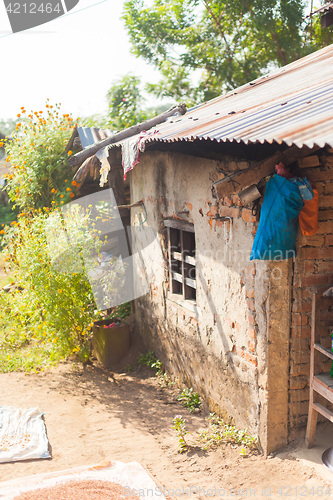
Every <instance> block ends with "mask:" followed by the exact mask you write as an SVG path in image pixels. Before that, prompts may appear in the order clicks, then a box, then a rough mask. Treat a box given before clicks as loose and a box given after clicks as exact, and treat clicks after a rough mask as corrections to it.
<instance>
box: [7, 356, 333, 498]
mask: <svg viewBox="0 0 333 500" xmlns="http://www.w3.org/2000/svg"><path fill="white" fill-rule="evenodd" d="M0 390H1V392H0V394H1V396H0V405H2V406H15V407H16V408H30V407H39V409H40V410H41V411H43V412H45V423H46V427H47V433H48V438H49V441H50V445H51V446H52V459H49V460H35V461H29V462H28V461H27V462H24V461H22V462H15V463H10V464H0V481H6V480H9V479H14V478H19V477H23V476H27V475H32V474H38V473H43V472H49V471H58V470H64V469H68V468H72V467H78V466H81V465H93V464H97V463H99V462H101V461H102V460H104V459H111V460H118V461H121V462H131V461H138V462H139V463H141V464H142V465H143V466H145V467H146V468H147V470H148V471H149V472H150V473H151V475H152V476H153V477H154V479H155V480H156V483H157V484H159V485H163V486H164V487H165V488H166V489H167V490H168V492H169V493H170V494H172V493H173V492H174V491H175V490H176V489H179V488H180V489H182V491H183V493H184V495H185V496H193V497H194V498H204V497H205V496H212V495H213V494H214V493H216V496H218V497H221V498H228V497H230V498H248V497H252V498H253V497H257V498H264V497H270V498H280V499H281V498H283V497H289V498H298V497H299V496H303V497H304V496H308V497H309V498H314V497H317V496H318V497H321V498H329V497H330V496H333V482H332V483H331V482H330V481H328V480H327V479H326V478H325V477H324V476H321V475H320V474H318V473H317V471H316V470H315V468H314V467H311V466H307V465H304V463H303V462H302V461H301V460H299V459H297V458H295V456H294V455H293V454H292V448H290V449H288V450H284V452H283V453H282V454H279V455H277V456H276V457H274V458H264V457H263V456H262V455H250V456H248V457H245V458H243V457H242V456H241V454H240V448H235V447H232V446H231V445H224V446H223V447H222V448H221V449H218V450H208V451H204V450H201V449H199V448H198V447H197V448H196V447H194V448H193V449H191V451H189V452H187V453H183V454H180V453H179V451H178V442H177V438H176V434H175V431H174V430H173V429H172V419H173V417H174V416H175V415H177V414H182V415H183V416H184V417H185V419H186V422H187V425H188V428H189V430H190V431H191V432H192V433H194V432H195V431H197V430H198V429H199V428H205V427H207V423H206V421H205V417H206V416H207V412H206V413H205V411H202V412H201V413H198V414H190V413H189V412H188V411H187V410H186V409H184V407H183V406H182V405H181V403H179V402H177V400H176V395H177V394H179V390H177V391H175V389H170V388H162V387H161V385H160V384H159V382H158V379H157V378H156V377H155V376H154V375H153V374H152V372H150V371H149V370H148V369H144V370H141V371H136V372H132V373H130V374H121V373H113V372H111V371H108V370H105V369H103V368H102V367H101V366H99V365H98V364H94V365H92V366H88V367H87V368H86V369H85V370H83V369H82V368H81V367H79V366H75V365H71V364H62V365H60V366H59V367H58V368H56V369H53V370H50V371H47V372H41V373H39V374H28V375H25V374H23V373H1V374H0ZM192 439H193V437H192ZM332 477H333V476H332ZM0 486H1V485H0ZM296 487H297V488H298V489H297V490H296ZM329 487H330V488H331V489H330V490H328V488H329ZM214 488H216V490H215V491H212V490H213V489H214ZM321 488H324V492H326V494H324V495H322V494H321V492H322V490H321ZM0 496H1V495H0Z"/></svg>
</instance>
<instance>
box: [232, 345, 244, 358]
mask: <svg viewBox="0 0 333 500" xmlns="http://www.w3.org/2000/svg"><path fill="white" fill-rule="evenodd" d="M232 352H233V353H234V354H237V356H239V357H240V358H244V357H245V352H244V351H243V349H240V348H239V347H237V346H236V345H233V348H232Z"/></svg>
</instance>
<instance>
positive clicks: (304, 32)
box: [123, 0, 333, 104]
mask: <svg viewBox="0 0 333 500" xmlns="http://www.w3.org/2000/svg"><path fill="white" fill-rule="evenodd" d="M304 9H305V3H303V1H302V0H281V1H278V0H269V1H267V0H265V1H264V0H250V1H247V2H245V1H244V0H237V1H236V2H223V1H220V0H152V2H149V6H148V4H147V3H146V2H145V1H144V0H127V1H126V2H125V4H124V12H123V19H124V21H125V26H126V28H127V31H128V33H129V36H130V40H131V42H132V52H133V53H134V54H135V55H137V56H140V57H142V58H143V59H145V60H146V61H147V62H148V63H150V64H152V65H153V66H154V67H155V68H157V69H158V70H159V71H160V72H161V74H162V79H161V81H160V83H158V84H156V85H150V91H152V92H154V93H155V95H157V96H159V97H162V96H163V97H166V96H167V97H172V98H174V99H176V100H179V99H182V100H184V98H186V99H187V104H191V103H195V102H200V101H203V100H207V99H211V98H213V97H215V96H217V95H220V94H221V93H222V92H223V91H226V90H230V89H234V88H235V87H238V86H239V85H242V84H244V83H247V82H249V81H251V80H253V79H255V78H257V77H259V76H260V75H261V74H262V73H263V72H265V71H267V70H268V69H270V68H271V67H276V66H281V65H285V64H288V63H290V62H292V61H294V60H296V59H299V58H300V57H302V56H304V55H306V54H307V53H310V52H312V51H314V50H317V49H318V48H320V47H322V46H323V45H327V44H330V43H332V41H333V30H332V29H331V28H327V31H326V33H325V34H323V33H321V32H320V27H319V24H318V20H316V21H315V22H314V26H313V29H312V30H310V29H309V26H308V25H306V23H304V21H303V20H304V17H305V16H304ZM318 17H319V16H318ZM323 31H325V30H323ZM193 81H195V82H196V83H193Z"/></svg>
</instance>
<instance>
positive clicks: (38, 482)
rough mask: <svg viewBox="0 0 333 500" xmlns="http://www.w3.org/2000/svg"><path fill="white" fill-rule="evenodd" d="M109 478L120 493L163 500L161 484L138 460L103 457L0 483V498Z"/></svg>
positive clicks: (9, 498)
mask: <svg viewBox="0 0 333 500" xmlns="http://www.w3.org/2000/svg"><path fill="white" fill-rule="evenodd" d="M86 480H96V481H109V482H112V483H117V484H120V485H121V486H122V487H123V488H124V496H125V497H127V496H130V495H136V496H139V497H145V498H147V497H148V498H149V499H151V498H153V499H154V498H155V499H157V498H158V499H159V500H165V496H164V494H163V493H164V492H165V490H164V488H163V487H160V486H157V485H156V483H155V482H154V481H153V479H152V478H151V477H150V475H149V474H148V472H147V471H146V470H145V469H144V468H143V467H142V465H140V464H139V463H138V462H129V463H127V464H126V463H122V462H116V461H105V462H102V463H101V464H99V465H95V466H92V467H89V466H86V467H78V468H76V469H69V470H65V471H60V472H49V473H46V474H38V475H35V476H28V477H24V478H20V479H14V480H11V481H5V482H2V483H0V499H4V500H13V499H14V498H15V497H16V496H18V495H20V494H22V493H26V492H28V491H33V490H37V489H40V488H51V487H52V486H59V485H64V484H65V483H67V482H69V481H86Z"/></svg>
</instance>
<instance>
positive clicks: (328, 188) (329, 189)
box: [325, 182, 333, 194]
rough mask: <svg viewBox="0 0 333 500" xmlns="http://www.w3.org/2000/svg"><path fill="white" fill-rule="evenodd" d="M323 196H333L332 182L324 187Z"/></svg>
mask: <svg viewBox="0 0 333 500" xmlns="http://www.w3.org/2000/svg"><path fill="white" fill-rule="evenodd" d="M325 194H333V182H330V183H327V184H326V185H325Z"/></svg>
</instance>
